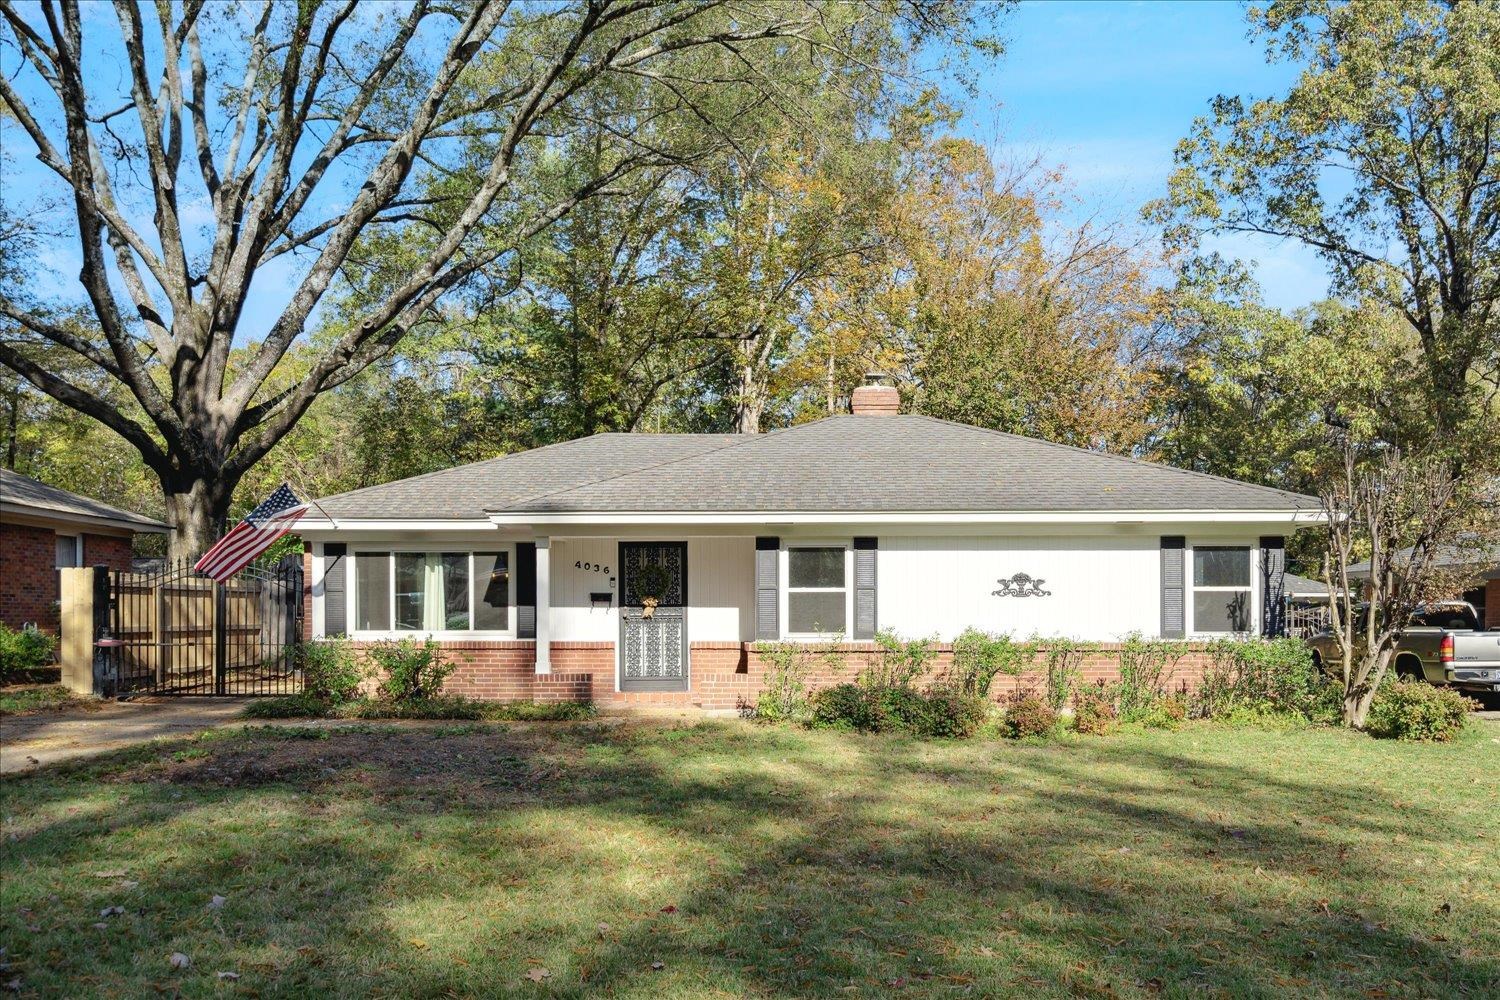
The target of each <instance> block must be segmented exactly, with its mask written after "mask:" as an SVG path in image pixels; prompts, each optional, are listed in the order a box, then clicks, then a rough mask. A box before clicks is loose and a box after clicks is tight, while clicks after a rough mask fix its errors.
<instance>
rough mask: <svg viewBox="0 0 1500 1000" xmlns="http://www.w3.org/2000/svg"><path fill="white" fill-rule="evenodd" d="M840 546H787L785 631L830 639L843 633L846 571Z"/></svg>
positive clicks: (844, 627)
mask: <svg viewBox="0 0 1500 1000" xmlns="http://www.w3.org/2000/svg"><path fill="white" fill-rule="evenodd" d="M846 551H847V550H846V549H845V548H844V547H843V546H842V545H816V546H811V545H809V546H789V547H788V548H787V550H786V562H787V586H786V622H787V625H786V631H787V633H788V634H790V635H833V634H842V633H844V632H845V631H847V625H848V621H847V615H848V610H847V609H848V606H849V587H848V576H847V573H848V569H847V560H846V559H845V552H846Z"/></svg>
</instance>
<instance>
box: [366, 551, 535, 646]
mask: <svg viewBox="0 0 1500 1000" xmlns="http://www.w3.org/2000/svg"><path fill="white" fill-rule="evenodd" d="M354 576H355V606H356V607H355V621H356V622H357V623H358V630H359V631H363V632H504V631H506V630H507V629H509V627H510V553H509V552H357V553H355V558H354Z"/></svg>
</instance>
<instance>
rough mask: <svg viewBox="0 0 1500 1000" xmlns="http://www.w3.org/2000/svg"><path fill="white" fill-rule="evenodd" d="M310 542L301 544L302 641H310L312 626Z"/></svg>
mask: <svg viewBox="0 0 1500 1000" xmlns="http://www.w3.org/2000/svg"><path fill="white" fill-rule="evenodd" d="M312 598H313V577H312V544H311V543H308V542H304V543H303V544H302V641H303V642H311V641H312V627H313V620H312V615H313V599H312Z"/></svg>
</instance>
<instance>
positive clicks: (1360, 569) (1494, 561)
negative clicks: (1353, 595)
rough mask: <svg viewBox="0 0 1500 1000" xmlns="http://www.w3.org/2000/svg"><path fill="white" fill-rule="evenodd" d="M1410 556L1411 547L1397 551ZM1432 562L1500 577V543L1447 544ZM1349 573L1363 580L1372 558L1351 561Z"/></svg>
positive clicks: (1399, 553) (1487, 578) (1496, 577)
mask: <svg viewBox="0 0 1500 1000" xmlns="http://www.w3.org/2000/svg"><path fill="white" fill-rule="evenodd" d="M1410 557H1411V549H1402V550H1401V551H1400V552H1398V553H1396V558H1397V559H1398V560H1400V559H1403V558H1410ZM1432 564H1433V565H1434V566H1440V567H1443V568H1445V569H1451V568H1453V567H1462V568H1465V569H1471V570H1473V572H1474V574H1475V575H1477V576H1480V577H1483V578H1484V579H1486V580H1494V579H1500V543H1496V544H1492V545H1486V544H1485V543H1484V542H1481V541H1478V540H1476V541H1474V542H1473V543H1472V544H1470V545H1449V546H1445V547H1443V548H1442V549H1439V550H1438V551H1437V553H1436V555H1435V556H1434V557H1433V560H1432ZM1349 575H1350V576H1351V577H1353V578H1354V579H1356V580H1363V579H1364V578H1365V577H1367V576H1369V575H1370V560H1368V559H1366V560H1364V561H1363V562H1357V563H1351V564H1350V566H1349Z"/></svg>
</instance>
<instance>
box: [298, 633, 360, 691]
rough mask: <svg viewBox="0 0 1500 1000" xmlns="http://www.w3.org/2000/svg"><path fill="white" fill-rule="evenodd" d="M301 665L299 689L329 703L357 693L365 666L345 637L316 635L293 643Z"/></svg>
mask: <svg viewBox="0 0 1500 1000" xmlns="http://www.w3.org/2000/svg"><path fill="white" fill-rule="evenodd" d="M297 661H298V663H299V664H300V665H301V667H302V689H303V690H304V691H306V692H307V693H308V694H309V695H311V696H312V697H314V698H317V699H320V700H322V701H326V702H328V703H329V704H331V705H341V704H343V703H344V702H346V701H353V700H354V699H355V698H357V697H359V685H360V682H361V681H363V680H364V679H365V670H364V667H363V666H361V664H360V662H359V657H358V656H357V655H356V654H355V652H354V647H353V646H351V645H349V641H348V640H347V639H320V640H317V641H314V642H303V643H299V644H298V646H297Z"/></svg>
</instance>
